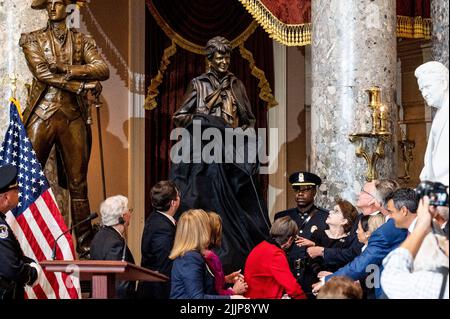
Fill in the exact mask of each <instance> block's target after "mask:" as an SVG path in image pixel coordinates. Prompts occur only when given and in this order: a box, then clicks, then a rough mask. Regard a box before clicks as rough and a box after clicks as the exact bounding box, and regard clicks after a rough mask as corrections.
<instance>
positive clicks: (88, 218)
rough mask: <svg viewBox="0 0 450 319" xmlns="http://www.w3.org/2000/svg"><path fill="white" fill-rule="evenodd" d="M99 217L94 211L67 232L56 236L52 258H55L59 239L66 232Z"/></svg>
mask: <svg viewBox="0 0 450 319" xmlns="http://www.w3.org/2000/svg"><path fill="white" fill-rule="evenodd" d="M97 217H98V214H97V213H92V214H90V215H89V216H88V217H86V218H85V219H83V220H82V221H80V222H78V223H76V224H75V225H73V226H72V227H70V228H69V229H68V230H66V231H65V232H63V233H62V234H61V235H59V236H58V238H56V240H55V243H54V244H53V249H52V260H55V256H56V244H57V243H58V240H59V239H60V238H61V237H62V236H64V235H65V234H67V233H69V232H71V231H72V230H73V229H75V228H77V227H78V226H80V225H81V224H84V223H86V222H88V221H91V220H93V219H95V218H97Z"/></svg>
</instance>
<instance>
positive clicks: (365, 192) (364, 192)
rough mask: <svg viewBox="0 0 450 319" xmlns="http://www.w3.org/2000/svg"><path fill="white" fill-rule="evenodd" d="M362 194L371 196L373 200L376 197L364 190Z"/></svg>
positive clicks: (362, 189)
mask: <svg viewBox="0 0 450 319" xmlns="http://www.w3.org/2000/svg"><path fill="white" fill-rule="evenodd" d="M360 193H363V194H366V195H369V196H370V197H372V198H375V196H373V195H372V194H371V193H369V192H368V191H365V190H364V188H361V191H360Z"/></svg>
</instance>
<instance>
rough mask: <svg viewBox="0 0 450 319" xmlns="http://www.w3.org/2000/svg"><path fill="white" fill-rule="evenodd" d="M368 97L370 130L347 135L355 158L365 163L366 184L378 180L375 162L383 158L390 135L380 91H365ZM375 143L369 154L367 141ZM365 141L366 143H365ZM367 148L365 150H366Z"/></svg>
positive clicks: (372, 89) (386, 108)
mask: <svg viewBox="0 0 450 319" xmlns="http://www.w3.org/2000/svg"><path fill="white" fill-rule="evenodd" d="M366 92H367V94H368V95H369V105H368V106H369V108H370V109H371V110H372V116H371V117H372V130H371V131H370V132H364V133H353V134H350V135H349V139H350V142H352V143H356V145H357V146H356V151H355V153H356V156H358V157H363V158H364V159H365V160H366V163H367V166H368V168H367V172H366V180H367V181H368V182H370V181H372V180H374V179H377V178H378V172H377V169H376V166H377V161H378V159H380V158H383V157H384V155H385V153H384V147H385V145H386V143H388V142H389V141H390V140H391V136H392V134H391V133H390V132H389V111H388V107H387V106H386V105H384V104H382V103H381V95H380V93H381V90H380V88H379V87H377V86H374V87H371V88H370V89H368V90H366ZM370 140H373V141H375V143H376V146H375V150H374V151H373V152H370V150H369V149H368V148H369V147H370V145H368V144H369V143H367V142H368V141H370ZM365 141H367V142H366V143H365ZM366 147H367V148H366Z"/></svg>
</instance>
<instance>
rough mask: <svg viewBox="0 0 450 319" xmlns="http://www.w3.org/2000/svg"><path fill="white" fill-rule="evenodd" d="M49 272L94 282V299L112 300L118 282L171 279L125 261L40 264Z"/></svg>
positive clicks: (51, 262)
mask: <svg viewBox="0 0 450 319" xmlns="http://www.w3.org/2000/svg"><path fill="white" fill-rule="evenodd" d="M39 264H40V265H41V267H42V268H43V269H44V270H45V271H48V272H64V273H67V274H72V275H73V274H74V271H75V270H76V271H77V272H78V275H79V276H80V280H89V281H92V298H93V299H110V298H114V297H115V294H116V280H124V281H167V280H169V278H168V277H167V276H165V275H163V274H160V273H159V272H156V271H152V270H149V269H146V268H142V267H139V266H137V265H134V264H130V263H127V262H125V261H113V260H111V261H110V260H45V261H42V262H40V263H39Z"/></svg>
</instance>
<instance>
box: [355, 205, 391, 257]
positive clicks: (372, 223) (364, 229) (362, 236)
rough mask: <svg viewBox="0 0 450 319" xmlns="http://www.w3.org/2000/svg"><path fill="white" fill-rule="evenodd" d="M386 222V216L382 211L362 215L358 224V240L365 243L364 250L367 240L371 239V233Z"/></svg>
mask: <svg viewBox="0 0 450 319" xmlns="http://www.w3.org/2000/svg"><path fill="white" fill-rule="evenodd" d="M384 223H385V217H384V215H383V214H381V213H376V214H374V215H365V216H363V217H361V220H360V221H359V224H358V230H357V231H356V233H357V234H358V240H359V242H360V243H361V244H364V247H363V248H362V250H364V249H365V248H366V247H367V242H368V241H369V237H370V235H372V233H373V232H374V231H376V230H377V229H378V227H380V226H381V225H383V224H384Z"/></svg>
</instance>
